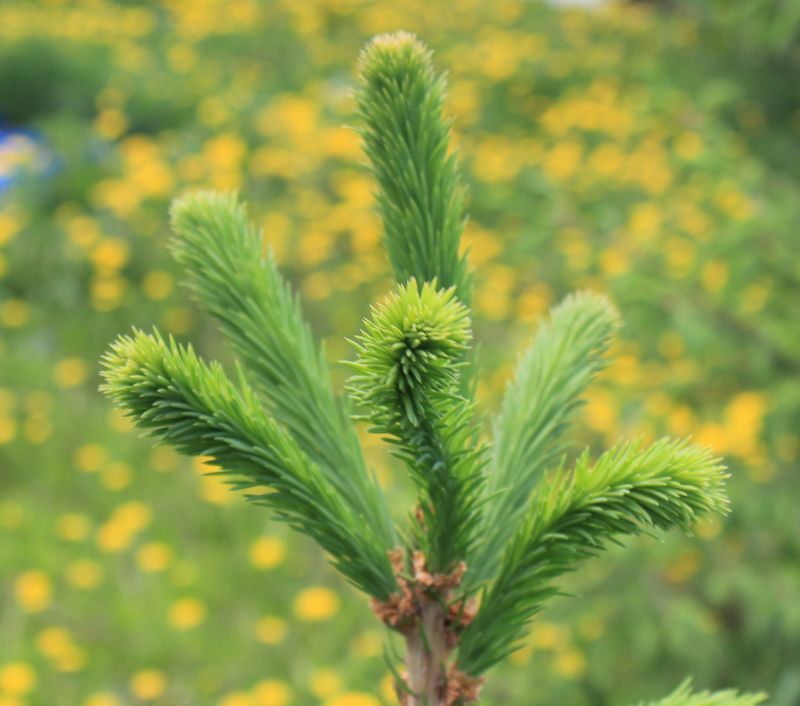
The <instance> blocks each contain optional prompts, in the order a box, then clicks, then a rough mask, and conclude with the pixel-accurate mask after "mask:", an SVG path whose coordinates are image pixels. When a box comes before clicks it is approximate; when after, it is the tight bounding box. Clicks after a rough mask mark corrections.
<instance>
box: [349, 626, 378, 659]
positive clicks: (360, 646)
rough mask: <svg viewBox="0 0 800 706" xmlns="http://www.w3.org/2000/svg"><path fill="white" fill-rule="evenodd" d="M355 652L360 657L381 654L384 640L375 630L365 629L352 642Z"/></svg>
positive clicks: (365, 657)
mask: <svg viewBox="0 0 800 706" xmlns="http://www.w3.org/2000/svg"><path fill="white" fill-rule="evenodd" d="M351 649H352V650H353V654H354V655H355V656H356V657H359V658H360V659H368V658H370V657H375V656H376V655H379V654H380V653H381V651H382V650H383V640H381V635H380V633H378V632H376V631H375V630H365V631H364V632H362V633H361V634H360V635H357V636H356V637H355V639H354V640H353V642H352V643H351Z"/></svg>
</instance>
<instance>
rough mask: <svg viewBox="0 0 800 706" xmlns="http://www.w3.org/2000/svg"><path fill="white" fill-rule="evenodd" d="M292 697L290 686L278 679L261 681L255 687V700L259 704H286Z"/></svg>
mask: <svg viewBox="0 0 800 706" xmlns="http://www.w3.org/2000/svg"><path fill="white" fill-rule="evenodd" d="M291 697H292V692H291V691H290V689H289V687H288V686H286V684H284V683H283V682H282V681H278V680H276V679H268V680H266V681H262V682H259V683H258V684H256V686H255V689H253V701H254V702H255V704H257V706H284V705H285V704H287V703H289V700H290V699H291Z"/></svg>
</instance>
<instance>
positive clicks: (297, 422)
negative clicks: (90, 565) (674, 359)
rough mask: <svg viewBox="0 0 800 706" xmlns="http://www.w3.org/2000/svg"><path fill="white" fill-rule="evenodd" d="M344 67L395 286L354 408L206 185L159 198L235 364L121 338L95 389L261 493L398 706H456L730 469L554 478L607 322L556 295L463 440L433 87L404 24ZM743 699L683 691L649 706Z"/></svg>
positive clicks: (426, 62) (453, 271) (749, 705)
mask: <svg viewBox="0 0 800 706" xmlns="http://www.w3.org/2000/svg"><path fill="white" fill-rule="evenodd" d="M359 72H360V76H359V79H360V87H359V90H358V93H357V103H358V112H359V116H360V120H361V135H362V138H363V145H364V149H365V152H366V154H367V157H368V158H369V161H370V165H371V169H372V173H373V175H374V177H375V180H376V182H377V186H378V192H377V201H378V211H379V214H380V218H381V221H382V225H383V236H382V237H383V245H384V247H385V249H386V251H387V253H388V256H389V262H390V264H391V267H392V269H393V271H394V275H395V279H396V281H397V286H396V288H395V289H394V291H392V292H391V293H389V294H388V295H387V296H386V297H385V298H384V300H383V301H381V302H380V303H378V304H376V305H375V306H373V307H372V310H371V313H370V315H369V316H368V317H367V318H366V319H365V321H364V327H363V330H362V332H361V333H360V334H358V335H357V336H356V337H355V338H354V340H353V344H354V360H353V361H351V362H349V363H348V364H349V366H350V367H351V369H352V376H351V378H350V380H349V383H348V385H347V390H346V391H347V393H348V396H349V398H345V397H342V396H340V395H337V394H336V393H335V392H334V391H333V389H332V387H331V384H330V380H329V375H328V371H327V366H326V362H325V357H324V353H323V351H322V349H321V348H320V347H319V346H317V345H316V344H315V343H314V339H313V336H312V334H311V331H310V329H309V327H308V326H307V324H306V323H305V321H304V319H303V316H302V313H301V311H300V306H299V303H298V300H297V298H296V297H295V296H294V294H293V293H292V291H291V289H290V287H289V285H288V284H287V283H286V281H285V280H284V279H283V277H282V276H281V274H280V272H279V271H278V268H277V267H276V265H275V262H274V260H273V258H272V256H271V255H269V254H267V255H263V254H262V240H261V234H260V233H259V231H258V230H257V229H256V228H254V227H253V226H252V225H251V224H250V223H249V222H248V220H247V217H246V214H245V212H244V208H243V207H242V206H241V205H240V204H239V202H238V200H237V198H236V197H235V196H231V195H221V194H215V193H197V194H194V195H190V196H188V197H185V198H182V199H179V200H177V201H176V202H175V204H174V205H173V208H172V227H173V230H174V232H175V238H174V241H173V244H172V248H173V253H174V255H175V257H176V259H177V261H178V262H179V263H180V265H181V266H182V267H183V268H184V270H185V271H186V278H187V282H188V285H189V287H190V288H191V290H192V292H193V294H194V296H195V298H196V300H197V302H198V304H199V305H200V306H201V307H202V308H203V309H204V310H205V311H207V312H208V313H209V314H211V315H212V316H213V317H214V318H215V319H216V320H217V322H218V323H219V326H220V328H221V330H222V332H223V334H224V335H225V337H226V338H227V339H228V341H229V343H230V344H231V345H232V347H233V350H234V352H235V353H236V355H237V356H238V358H239V360H240V361H241V363H242V365H243V367H240V368H237V371H236V376H235V382H234V381H231V379H230V378H229V377H228V375H227V374H226V373H225V371H224V370H223V369H222V367H221V366H220V365H219V364H217V363H211V364H207V363H205V362H203V360H202V359H201V358H200V357H199V356H198V355H197V354H196V353H195V352H194V351H193V350H192V348H191V347H190V346H183V345H180V344H178V343H176V342H175V341H173V340H172V339H171V338H170V339H168V340H165V339H164V338H163V337H162V336H161V335H160V334H159V333H158V332H157V331H156V332H154V333H152V334H146V333H143V332H141V331H134V332H133V333H132V334H131V335H129V336H123V337H120V338H119V339H118V340H117V341H116V342H115V343H114V344H113V345H112V346H111V349H110V351H109V352H108V353H107V354H106V355H105V357H104V359H103V365H104V371H103V374H104V377H105V383H104V385H103V387H102V389H103V390H104V391H105V392H106V393H107V394H108V395H109V396H110V397H111V398H112V399H113V401H114V402H115V403H116V404H117V405H119V406H120V407H121V408H122V409H123V410H124V411H125V412H126V413H127V414H128V415H129V416H130V417H131V418H132V419H133V421H134V422H135V423H136V425H137V426H139V427H140V428H142V429H144V430H146V431H147V432H149V433H150V434H151V435H153V436H154V437H156V438H157V439H158V440H160V441H162V442H164V443H166V444H169V445H171V446H173V447H174V448H175V449H176V450H178V451H179V452H181V453H184V454H188V455H204V456H209V457H211V458H212V459H213V462H214V463H215V464H216V465H218V466H219V467H220V469H221V473H223V474H225V475H226V476H228V478H229V481H230V483H231V485H232V487H233V488H235V489H238V490H243V491H248V490H252V489H254V488H263V487H266V488H269V489H270V490H271V491H272V492H269V493H266V494H264V493H248V495H247V497H248V498H249V499H250V500H252V501H253V502H254V503H256V504H259V505H265V506H266V507H268V508H269V509H270V510H271V511H272V513H273V515H274V517H276V518H277V519H278V520H281V521H284V522H286V523H288V524H289V525H290V526H292V527H293V528H294V529H296V530H297V531H299V532H301V533H304V534H306V535H308V536H309V537H311V538H312V539H313V540H315V541H316V542H317V543H318V544H319V545H320V546H321V547H322V549H323V550H324V551H325V552H326V554H327V555H328V556H329V557H330V559H331V561H332V563H333V565H334V567H335V568H336V569H337V570H338V571H339V572H340V573H341V574H342V575H343V576H345V577H346V578H347V580H348V581H349V582H350V583H352V584H353V585H354V586H355V587H356V588H358V589H359V590H361V591H363V592H364V593H365V594H366V595H367V596H368V597H369V598H370V600H371V605H372V609H373V611H374V612H375V614H376V616H377V617H378V618H379V619H380V620H382V621H383V622H384V623H385V624H386V626H387V627H388V628H389V629H390V630H391V631H393V632H395V633H397V634H398V635H400V636H401V637H402V638H403V640H404V641H405V646H406V656H405V665H404V668H400V669H398V670H397V673H396V677H397V679H396V688H397V694H398V698H399V700H400V702H401V703H402V704H404V705H405V706H455V705H456V704H468V703H473V702H476V701H477V700H478V698H479V693H480V690H481V687H482V685H483V682H484V680H485V675H486V674H487V672H488V671H489V670H490V669H491V668H492V667H493V666H494V665H496V664H497V663H498V662H500V661H501V660H502V659H504V658H505V657H506V656H507V655H509V654H510V653H511V652H513V651H514V650H515V649H516V648H517V647H518V646H519V644H520V640H521V639H522V638H523V637H524V636H525V634H526V631H527V629H528V626H529V624H530V622H531V621H532V620H533V619H534V617H535V616H536V614H537V613H538V612H539V611H540V610H542V608H543V607H544V605H545V603H546V601H547V599H548V598H549V597H551V596H553V595H555V594H556V593H557V592H558V579H559V577H560V576H561V575H563V574H564V573H566V572H568V571H572V570H573V569H575V568H576V567H577V565H578V564H579V562H580V561H581V560H582V559H585V558H587V557H590V556H593V555H595V554H597V553H599V552H600V551H602V549H603V548H604V546H605V545H606V544H607V543H609V542H611V541H615V540H619V539H620V538H622V537H625V536H629V535H635V534H638V533H640V532H645V531H646V532H650V531H654V530H665V531H666V530H670V529H673V528H679V529H683V530H687V529H689V527H690V526H691V525H692V523H693V522H695V521H696V520H697V519H698V518H701V517H705V516H708V515H712V514H720V513H724V512H726V510H727V499H726V497H725V493H724V480H725V477H726V475H725V471H724V468H723V466H722V465H721V462H720V461H719V459H716V458H714V457H713V455H712V454H711V453H710V452H708V451H707V450H705V449H703V448H700V447H698V446H695V445H692V444H691V443H689V442H688V441H672V440H668V439H662V440H660V441H656V442H655V443H653V444H651V445H645V444H643V443H641V442H637V441H632V442H620V443H619V444H617V445H616V446H614V447H613V448H612V449H610V450H609V451H607V452H606V453H604V454H602V455H601V456H600V457H599V458H598V459H597V460H595V461H593V460H592V459H591V458H590V456H589V454H588V452H584V453H583V454H581V455H580V456H579V457H578V459H577V461H576V462H575V463H574V464H572V465H571V466H570V465H568V464H567V463H566V461H565V460H564V459H565V456H564V453H563V452H564V450H565V448H566V444H565V440H564V438H565V433H566V431H567V430H568V427H569V424H570V421H571V417H572V414H573V412H574V411H575V410H576V408H578V407H579V406H580V404H581V399H582V397H583V395H584V392H585V390H586V387H587V386H588V385H589V383H590V382H591V380H592V378H593V377H594V375H595V374H596V373H597V372H598V371H599V370H601V369H602V368H603V367H604V366H605V365H606V359H605V353H606V350H607V349H608V347H609V345H610V343H611V342H612V340H613V338H614V336H615V333H616V330H617V328H618V317H617V314H616V312H615V310H614V308H613V307H612V306H611V304H610V303H609V302H608V301H607V300H606V299H605V298H604V297H602V296H600V295H597V294H593V293H590V292H583V293H579V294H574V295H570V296H568V297H567V298H566V299H565V300H564V301H563V302H562V303H561V304H559V305H558V306H556V307H555V308H554V309H553V310H552V312H551V313H550V315H549V317H548V318H547V320H546V321H544V322H543V323H542V324H541V325H540V326H539V329H538V331H537V332H536V335H535V336H534V337H533V339H532V341H531V343H530V346H529V347H528V349H527V350H526V351H525V352H524V353H523V354H522V356H521V357H520V359H519V362H518V364H517V368H516V371H515V375H514V380H513V382H512V383H511V384H509V386H508V389H507V390H506V393H505V397H504V400H503V403H502V406H501V409H500V411H499V413H498V414H497V416H496V417H495V419H494V420H493V422H492V429H493V432H492V438H491V443H488V442H484V441H483V440H482V438H481V425H480V422H479V421H478V419H477V416H476V410H475V405H474V402H473V393H472V391H473V390H474V383H475V380H474V375H475V364H474V356H473V352H472V349H471V340H472V332H471V322H470V310H469V303H470V299H471V277H470V273H469V270H468V267H467V258H466V256H465V255H464V254H463V252H462V249H461V246H460V242H461V233H462V230H463V226H464V221H465V215H464V211H463V203H464V189H463V186H462V185H461V182H460V180H459V174H458V168H457V163H456V159H455V156H454V154H453V152H452V151H451V149H450V144H449V143H450V125H449V122H448V121H447V120H446V119H445V118H444V116H443V114H442V101H443V95H444V79H443V77H442V76H439V75H437V74H436V73H435V71H434V68H433V65H432V61H431V56H430V53H429V51H428V50H427V49H426V48H425V47H424V46H423V45H422V44H421V43H420V42H419V41H418V40H417V39H416V38H415V37H413V36H412V35H409V34H406V33H402V32H400V33H396V34H391V35H385V36H380V37H377V38H375V39H374V40H372V41H371V42H370V43H369V44H368V45H367V46H366V48H365V49H364V51H363V53H362V56H361V59H360V67H359ZM348 399H349V401H348ZM351 405H354V409H353V410H352V412H351ZM362 420H363V421H366V422H367V423H368V424H369V425H370V431H372V432H374V433H376V434H379V435H381V436H382V437H383V438H384V439H385V440H386V441H387V442H389V444H391V448H392V452H393V454H394V455H395V456H396V457H397V458H398V459H400V461H401V462H402V464H403V465H404V466H405V468H406V469H407V471H408V473H409V475H410V478H411V480H412V481H413V484H414V487H415V488H416V491H417V501H416V505H415V506H414V507H413V508H411V512H409V513H408V521H407V523H406V524H405V526H401V527H395V526H394V524H393V522H392V520H391V517H390V514H389V512H388V509H387V504H386V499H385V497H384V495H383V493H382V491H381V488H380V486H379V484H378V483H377V481H376V477H375V475H374V474H373V473H372V472H371V471H370V470H369V469H368V468H367V466H366V464H365V462H364V457H363V455H362V451H361V448H360V445H359V441H358V437H357V434H356V432H355V427H354V424H353V422H354V421H362ZM761 700H762V697H761V696H759V695H738V694H736V693H735V692H718V693H716V694H709V693H705V692H704V693H692V692H691V691H690V690H689V687H688V685H687V684H684V685H681V686H680V687H679V688H678V689H677V690H676V691H675V692H674V693H673V694H671V695H670V696H668V697H667V698H666V699H664V700H663V701H661V702H657V704H653V705H652V706H701V705H707V706H754V705H755V704H757V703H759V702H760V701H761Z"/></svg>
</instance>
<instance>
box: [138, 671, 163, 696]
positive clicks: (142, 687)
mask: <svg viewBox="0 0 800 706" xmlns="http://www.w3.org/2000/svg"><path fill="white" fill-rule="evenodd" d="M130 687H131V692H132V693H133V695H134V696H135V697H136V698H137V699H142V700H143V701H148V700H151V699H157V698H158V697H159V696H161V695H162V694H163V693H164V690H165V689H166V688H167V678H166V677H165V676H164V673H163V672H161V671H159V670H157V669H142V670H140V671H138V672H136V673H135V674H134V675H133V676H132V677H131V681H130Z"/></svg>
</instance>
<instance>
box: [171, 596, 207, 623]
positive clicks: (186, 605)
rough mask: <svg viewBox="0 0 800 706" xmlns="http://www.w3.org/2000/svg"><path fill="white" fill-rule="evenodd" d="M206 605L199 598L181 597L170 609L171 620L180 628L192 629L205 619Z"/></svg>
mask: <svg viewBox="0 0 800 706" xmlns="http://www.w3.org/2000/svg"><path fill="white" fill-rule="evenodd" d="M205 617H206V607H205V605H204V604H203V603H202V602H201V601H199V600H197V598H181V599H180V600H177V601H175V602H174V603H173V604H172V606H170V609H169V622H170V624H171V625H172V627H174V628H177V629H178V630H191V629H192V628H195V627H197V626H198V625H200V623H202V622H203V620H205Z"/></svg>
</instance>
